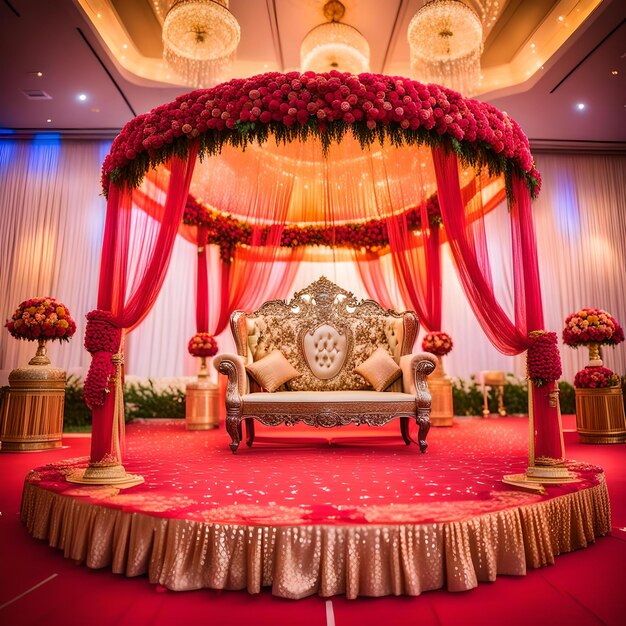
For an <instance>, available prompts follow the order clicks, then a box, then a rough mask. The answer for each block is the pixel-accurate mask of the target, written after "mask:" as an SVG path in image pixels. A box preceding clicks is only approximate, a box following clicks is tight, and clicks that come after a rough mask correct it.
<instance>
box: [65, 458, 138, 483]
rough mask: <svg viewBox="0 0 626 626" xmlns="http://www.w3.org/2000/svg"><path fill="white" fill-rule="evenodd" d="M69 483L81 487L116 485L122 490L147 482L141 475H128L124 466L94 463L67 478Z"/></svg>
mask: <svg viewBox="0 0 626 626" xmlns="http://www.w3.org/2000/svg"><path fill="white" fill-rule="evenodd" d="M66 480H67V482H70V483H77V484H79V485H115V486H116V487H120V488H121V489H126V488H128V487H133V486H135V485H141V484H142V483H143V482H145V480H144V477H143V476H139V474H128V473H127V472H126V470H125V469H124V466H123V465H121V464H119V463H117V464H98V463H93V464H91V465H89V467H87V468H85V469H81V470H76V471H75V472H72V473H71V474H69V475H68V476H66Z"/></svg>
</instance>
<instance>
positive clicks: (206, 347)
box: [187, 333, 217, 357]
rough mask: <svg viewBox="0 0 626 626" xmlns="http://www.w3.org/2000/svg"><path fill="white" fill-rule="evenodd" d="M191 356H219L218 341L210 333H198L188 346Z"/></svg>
mask: <svg viewBox="0 0 626 626" xmlns="http://www.w3.org/2000/svg"><path fill="white" fill-rule="evenodd" d="M187 350H189V354H191V356H204V357H207V356H215V355H216V354H217V341H215V337H213V335H209V333H196V334H195V335H194V336H193V337H192V338H191V339H190V340H189V344H188V345H187Z"/></svg>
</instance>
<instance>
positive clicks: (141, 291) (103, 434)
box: [91, 143, 198, 463]
mask: <svg viewBox="0 0 626 626" xmlns="http://www.w3.org/2000/svg"><path fill="white" fill-rule="evenodd" d="M197 153H198V144H197V143H194V144H192V145H191V147H190V151H189V155H188V156H187V157H185V158H179V157H172V159H171V177H170V181H169V186H168V190H167V197H166V200H165V205H164V211H163V215H162V218H161V220H160V221H158V222H155V224H156V225H155V231H154V233H153V236H146V237H145V240H144V241H143V242H142V246H141V248H140V249H139V251H138V253H137V255H136V257H137V258H136V267H134V268H130V267H129V250H130V249H131V224H132V219H131V218H132V205H133V193H132V191H131V190H130V189H128V188H127V187H118V186H117V185H115V184H112V185H111V188H110V190H109V199H108V203H107V217H106V224H105V231H104V242H103V251H102V262H101V266H100V282H99V290H98V309H101V310H106V311H111V313H112V314H113V323H114V325H115V326H117V327H118V328H121V329H123V330H124V331H125V332H126V333H128V332H131V331H132V329H133V328H135V327H136V326H138V325H139V324H140V323H141V321H142V320H143V319H144V318H145V316H146V315H147V314H148V313H149V311H150V309H151V308H152V306H153V305H154V302H155V301H156V298H157V296H158V293H159V291H160V289H161V286H162V284H163V280H164V278H165V274H166V272H167V268H168V266H169V262H170V257H171V254H172V248H173V245H174V240H175V238H176V235H177V234H178V228H179V226H180V223H181V221H182V217H183V211H184V208H185V202H186V199H187V194H188V192H189V185H190V183H191V175H192V173H193V169H194V164H195V162H196V156H197ZM131 272H132V274H131ZM129 283H130V284H131V288H130V289H128V285H129ZM120 349H123V346H121V348H120ZM114 396H115V393H108V394H105V401H104V405H103V406H101V407H96V408H95V409H94V411H93V426H92V437H91V462H92V463H98V462H100V461H102V460H105V461H106V462H112V461H117V462H121V458H119V457H120V452H121V450H122V449H123V430H122V428H123V424H121V425H120V431H119V432H120V435H119V437H120V440H119V441H116V440H115V430H114V424H113V418H114V406H115V397H114Z"/></svg>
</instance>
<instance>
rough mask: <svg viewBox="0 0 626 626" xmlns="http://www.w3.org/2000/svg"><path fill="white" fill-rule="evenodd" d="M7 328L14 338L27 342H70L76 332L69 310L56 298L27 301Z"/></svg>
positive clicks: (16, 311) (14, 314) (8, 323)
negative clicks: (41, 340) (40, 340)
mask: <svg viewBox="0 0 626 626" xmlns="http://www.w3.org/2000/svg"><path fill="white" fill-rule="evenodd" d="M5 326H6V328H7V329H8V331H9V332H10V333H11V335H13V337H15V338H16V339H26V340H27V341H37V340H39V339H45V340H46V341H55V340H58V341H69V339H70V337H71V336H72V335H73V334H74V333H75V332H76V322H74V320H73V319H72V317H71V315H70V312H69V310H68V308H67V307H66V306H65V305H64V304H62V303H61V302H59V301H58V300H55V299H54V298H31V299H30V300H25V301H24V302H22V303H21V304H20V305H19V306H18V307H17V309H16V310H15V313H13V316H12V317H11V319H10V320H7V322H6V324H5Z"/></svg>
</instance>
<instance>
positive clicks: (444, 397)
mask: <svg viewBox="0 0 626 626" xmlns="http://www.w3.org/2000/svg"><path fill="white" fill-rule="evenodd" d="M437 358H438V361H437V366H436V367H435V370H434V371H433V373H432V374H431V375H430V376H429V377H428V388H429V389H430V394H431V396H432V404H431V407H430V424H431V426H452V425H453V424H454V409H453V404H452V380H451V379H450V377H449V376H448V375H447V374H446V372H445V371H444V369H443V357H441V356H440V357H437Z"/></svg>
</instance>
